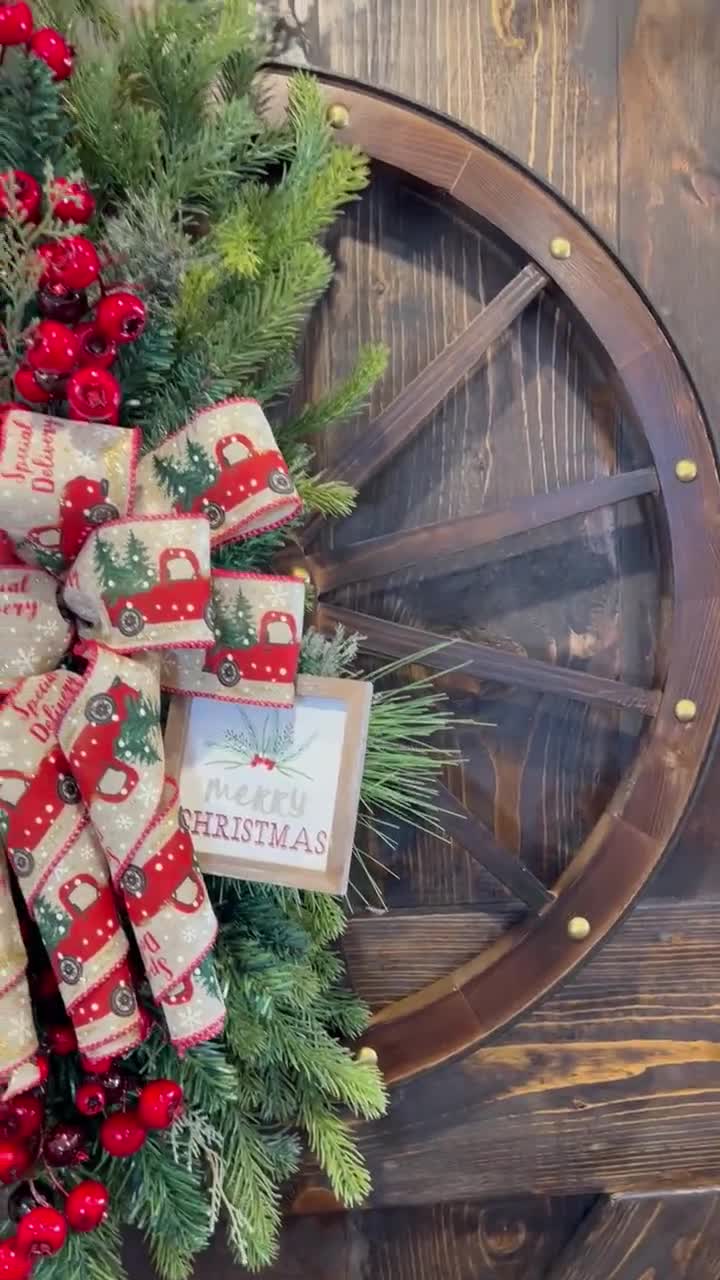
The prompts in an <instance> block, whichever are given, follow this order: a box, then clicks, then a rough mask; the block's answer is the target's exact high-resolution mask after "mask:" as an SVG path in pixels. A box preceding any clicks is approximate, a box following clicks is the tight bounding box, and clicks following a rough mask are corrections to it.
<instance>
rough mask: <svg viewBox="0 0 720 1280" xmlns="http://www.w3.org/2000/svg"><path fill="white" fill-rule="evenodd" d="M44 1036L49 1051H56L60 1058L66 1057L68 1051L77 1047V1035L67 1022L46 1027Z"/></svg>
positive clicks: (73, 1050)
mask: <svg viewBox="0 0 720 1280" xmlns="http://www.w3.org/2000/svg"><path fill="white" fill-rule="evenodd" d="M45 1038H46V1040H47V1046H48V1049H49V1050H50V1052H51V1053H57V1054H58V1056H59V1057H61V1058H67V1056H68V1054H69V1053H74V1052H75V1050H76V1049H77V1036H76V1035H75V1031H74V1030H73V1028H72V1027H71V1026H70V1024H69V1023H66V1024H65V1025H62V1024H61V1025H60V1026H58V1027H48V1029H47V1032H46V1035H45Z"/></svg>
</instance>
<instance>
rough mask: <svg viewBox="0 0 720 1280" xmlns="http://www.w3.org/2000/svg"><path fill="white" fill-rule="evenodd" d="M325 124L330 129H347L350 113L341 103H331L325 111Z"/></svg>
mask: <svg viewBox="0 0 720 1280" xmlns="http://www.w3.org/2000/svg"><path fill="white" fill-rule="evenodd" d="M327 122H328V124H329V125H330V128H331V129H347V127H348V125H349V123H350V112H349V111H348V109H347V107H344V106H343V104H342V102H333V103H332V105H331V106H329V107H328V109H327Z"/></svg>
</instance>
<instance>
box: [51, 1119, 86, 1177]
mask: <svg viewBox="0 0 720 1280" xmlns="http://www.w3.org/2000/svg"><path fill="white" fill-rule="evenodd" d="M43 1155H44V1157H45V1160H46V1161H47V1163H48V1164H49V1165H52V1166H53V1167H54V1168H56V1169H63V1168H65V1167H66V1166H67V1165H74V1164H83V1163H84V1161H85V1160H87V1158H88V1153H87V1151H86V1150H85V1130H84V1129H83V1128H82V1126H81V1125H79V1124H56V1125H55V1126H54V1128H52V1129H50V1131H49V1132H48V1133H47V1134H46V1135H45V1141H44V1142H43Z"/></svg>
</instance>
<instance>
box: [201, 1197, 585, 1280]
mask: <svg viewBox="0 0 720 1280" xmlns="http://www.w3.org/2000/svg"><path fill="white" fill-rule="evenodd" d="M588 1203H589V1202H588V1200H587V1199H585V1198H583V1197H580V1196H578V1197H575V1198H569V1199H567V1200H564V1201H551V1200H549V1199H544V1198H543V1197H540V1196H538V1197H525V1198H520V1197H517V1198H515V1199H513V1200H510V1201H507V1202H504V1203H498V1202H496V1201H481V1202H478V1203H472V1202H468V1203H464V1204H447V1205H437V1206H435V1207H433V1208H430V1207H427V1208H425V1207H423V1208H417V1209H409V1210H400V1211H398V1210H392V1209H391V1210H387V1211H378V1210H375V1211H373V1210H371V1211H370V1212H367V1213H354V1214H347V1215H345V1216H344V1217H342V1218H339V1217H337V1216H333V1217H329V1218H328V1217H307V1218H291V1219H289V1220H288V1222H287V1225H286V1234H285V1238H284V1240H283V1243H282V1248H281V1251H280V1257H279V1259H278V1261H277V1263H276V1265H275V1267H273V1268H271V1269H270V1270H269V1271H268V1272H266V1273H264V1274H265V1275H266V1277H267V1280H339V1278H340V1277H342V1280H530V1277H532V1278H533V1280H534V1278H535V1277H538V1276H541V1275H543V1274H544V1272H545V1269H546V1267H547V1266H548V1265H550V1263H551V1261H552V1259H553V1257H554V1256H555V1255H556V1253H557V1252H558V1250H561V1249H562V1248H563V1246H564V1245H565V1244H566V1242H567V1241H568V1240H569V1239H571V1238H572V1235H573V1233H574V1231H575V1230H576V1229H577V1227H578V1225H579V1224H580V1222H581V1221H582V1218H583V1216H584V1215H585V1214H586V1213H587V1210H588ZM213 1274H220V1275H224V1274H226V1273H225V1272H224V1271H220V1272H214V1273H213ZM227 1274H228V1275H230V1274H231V1273H230V1272H228V1273H227ZM232 1275H233V1276H237V1277H240V1276H245V1275H246V1273H245V1272H244V1271H233V1272H232Z"/></svg>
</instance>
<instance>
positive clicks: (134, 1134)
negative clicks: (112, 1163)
mask: <svg viewBox="0 0 720 1280" xmlns="http://www.w3.org/2000/svg"><path fill="white" fill-rule="evenodd" d="M146 1138H147V1130H146V1129H145V1128H144V1126H143V1125H142V1124H141V1123H140V1120H139V1118H138V1113H137V1111H116V1112H114V1114H113V1115H111V1116H107V1117H106V1118H105V1119H104V1120H103V1122H102V1125H101V1127H100V1145H101V1146H102V1147H103V1148H104V1150H105V1151H107V1153H108V1155H111V1156H117V1157H118V1158H119V1159H121V1160H124V1159H126V1158H127V1157H128V1156H134V1155H135V1154H136V1152H138V1151H139V1150H140V1148H141V1147H142V1146H143V1145H144V1143H145V1140H146Z"/></svg>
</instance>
